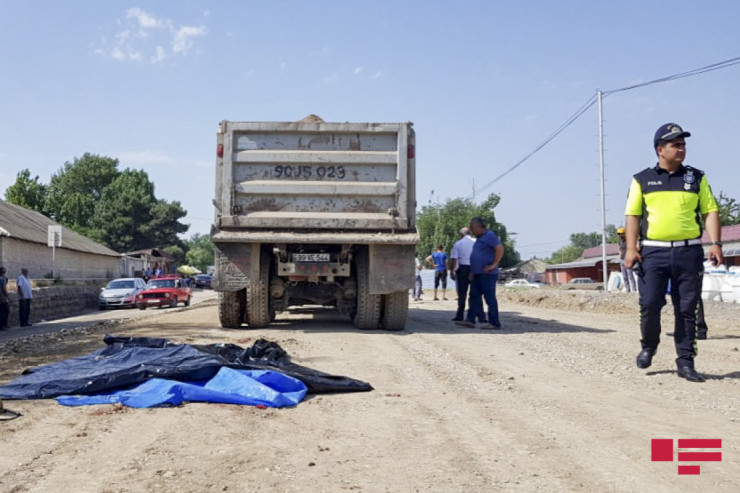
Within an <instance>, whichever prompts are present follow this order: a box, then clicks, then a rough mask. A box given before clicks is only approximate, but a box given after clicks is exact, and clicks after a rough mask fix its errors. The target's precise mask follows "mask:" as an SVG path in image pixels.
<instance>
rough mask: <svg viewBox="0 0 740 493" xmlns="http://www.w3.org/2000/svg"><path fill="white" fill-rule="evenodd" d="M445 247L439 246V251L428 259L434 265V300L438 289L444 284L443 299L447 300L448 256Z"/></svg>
mask: <svg viewBox="0 0 740 493" xmlns="http://www.w3.org/2000/svg"><path fill="white" fill-rule="evenodd" d="M444 249H445V247H444V246H443V245H439V246H437V251H436V252H434V253H433V254H431V255H430V256H428V257H427V262H429V263H430V264H434V300H435V301H436V300H439V298H437V288H438V287H439V285H440V283H441V284H442V299H443V300H446V299H447V254H446V253H445V252H444Z"/></svg>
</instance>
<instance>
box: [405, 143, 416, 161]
mask: <svg viewBox="0 0 740 493" xmlns="http://www.w3.org/2000/svg"><path fill="white" fill-rule="evenodd" d="M406 155H407V157H408V158H409V159H414V158H415V157H416V147H415V146H414V145H409V147H408V150H407V154H406Z"/></svg>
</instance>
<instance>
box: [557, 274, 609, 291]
mask: <svg viewBox="0 0 740 493" xmlns="http://www.w3.org/2000/svg"><path fill="white" fill-rule="evenodd" d="M563 287H564V288H565V289H591V290H596V291H601V290H603V289H604V286H603V285H602V284H601V283H597V282H594V280H593V279H591V278H589V277H574V278H573V279H571V280H570V282H568V283H566V284H563Z"/></svg>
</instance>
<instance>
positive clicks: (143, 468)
mask: <svg viewBox="0 0 740 493" xmlns="http://www.w3.org/2000/svg"><path fill="white" fill-rule="evenodd" d="M538 291H541V292H536V293H531V292H506V291H504V292H502V293H501V296H500V299H501V310H502V323H503V324H504V327H505V329H504V330H502V331H481V330H475V329H462V328H460V327H457V326H455V325H453V323H452V322H451V321H450V319H451V318H452V316H453V314H454V306H455V303H456V302H455V301H452V300H450V301H446V302H442V301H440V302H432V301H424V302H420V303H413V302H412V304H411V311H410V317H409V323H408V324H407V330H405V331H402V332H394V333H389V332H382V331H359V330H356V329H355V328H353V327H352V326H351V325H350V324H349V323H347V322H346V321H344V320H343V319H342V318H341V317H339V316H338V315H336V314H334V313H333V312H325V311H319V312H313V313H312V312H307V311H305V310H297V311H295V312H292V313H290V314H287V315H286V314H283V315H279V316H278V319H277V321H276V323H275V324H273V325H271V326H270V327H268V328H266V329H259V330H248V329H246V328H245V329H243V330H224V329H221V328H220V326H219V324H218V316H217V309H216V306H215V304H213V303H206V304H203V305H201V306H200V307H191V308H190V309H187V310H183V311H179V312H173V313H166V312H165V313H163V314H162V316H160V317H157V318H156V319H146V320H142V321H133V322H132V323H131V325H121V326H117V327H116V330H117V331H116V334H119V335H132V336H156V337H166V338H170V339H172V340H173V341H175V342H183V343H196V344H210V343H214V342H231V343H236V344H240V345H243V346H245V345H249V344H251V343H252V342H253V341H254V340H255V339H257V338H265V339H268V340H273V341H276V342H278V343H279V344H280V345H281V346H283V348H285V349H286V350H287V351H288V353H289V354H290V355H291V356H292V357H293V359H294V361H295V362H297V363H299V364H302V365H305V366H308V367H312V368H316V369H318V370H322V371H326V372H329V373H333V374H340V375H346V376H350V377H353V378H357V379H360V380H364V381H367V382H369V383H371V384H372V385H373V387H374V388H375V390H374V391H373V392H368V393H357V394H334V395H321V396H312V397H309V398H308V399H307V400H305V401H304V402H303V403H301V404H300V405H298V406H297V407H295V408H292V409H280V410H278V409H257V408H254V407H243V406H230V405H216V404H196V403H189V404H186V405H184V406H181V407H177V408H159V409H128V408H123V407H120V406H93V407H82V408H68V407H63V406H59V405H57V404H56V402H55V401H7V402H6V406H7V407H11V408H13V409H14V410H17V411H20V412H22V413H23V417H22V418H20V419H17V420H14V421H11V422H6V423H3V424H0V438H1V439H2V443H3V448H4V453H3V454H1V455H0V490H2V491H14V492H26V491H28V492H46V491H55V492H61V491H75V492H88V491H89V492H149V491H157V492H161V491H177V492H204V491H206V492H207V491H238V492H241V491H269V492H273V491H275V492H299V491H300V492H305V491H327V492H335V491H336V492H344V491H366V492H385V491H389V492H409V491H420V492H429V491H430V492H455V491H459V492H471V491H481V492H489V491H527V492H530V491H553V492H554V491H584V492H586V491H588V492H592V491H630V492H632V491H637V490H639V491H652V492H661V491H676V489H677V488H681V489H687V490H691V489H696V490H699V489H703V490H704V491H728V492H729V491H733V492H734V491H740V479H738V478H739V477H740V474H738V471H740V467H738V465H739V464H740V453H739V451H740V431H739V430H740V416H739V415H738V400H740V392H739V390H740V389H739V388H738V387H739V384H738V379H739V378H740V352H738V346H740V334H738V332H737V329H736V321H737V320H738V319H739V318H740V317H738V315H740V313H739V309H740V305H739V306H737V307H736V306H734V305H733V306H727V305H721V304H708V305H707V319H708V322H709V324H710V331H711V332H710V337H709V339H708V340H706V341H700V344H701V345H700V357H699V359H698V360H697V369H699V371H700V372H702V373H703V374H705V375H706V376H707V377H708V381H707V382H706V383H704V384H694V383H689V382H686V381H685V380H682V379H680V378H677V376H676V374H675V365H674V361H673V360H674V358H675V356H674V354H673V353H674V351H673V344H672V341H671V340H670V338H669V337H666V335H665V334H664V336H663V344H662V345H661V347H660V349H659V352H658V354H657V356H656V358H655V359H654V363H653V366H652V367H651V368H650V369H649V370H647V371H645V370H638V369H637V368H636V367H635V365H634V358H635V356H636V354H637V352H638V351H639V342H638V329H637V309H636V298H634V297H633V296H628V295H618V294H616V295H615V294H610V293H592V292H560V291H556V290H547V289H542V290H538ZM668 309H670V306H669V307H668ZM668 309H666V311H665V312H664V313H665V316H666V318H667V319H670V317H669V314H668ZM104 331H105V328H101V329H95V328H86V329H85V330H84V331H80V332H79V333H77V332H75V331H70V332H68V333H65V334H56V335H55V334H48V335H44V336H38V337H36V339H35V340H34V341H33V342H32V343H31V342H29V341H25V342H16V343H14V344H6V345H4V346H0V364H1V365H2V366H1V368H2V370H1V371H0V382H1V383H5V382H7V381H9V380H10V379H12V378H13V377H14V376H16V375H18V373H19V372H20V371H22V370H23V369H24V368H27V367H30V366H35V365H39V364H44V363H47V362H51V361H57V360H60V359H63V358H67V357H71V356H75V355H79V354H84V353H87V352H90V351H93V350H95V349H98V348H99V347H100V346H101V345H102V335H103V332H104ZM668 332H670V330H668ZM652 438H674V439H677V438H721V439H723V449H722V454H723V460H722V462H705V463H701V475H700V476H678V474H677V463H676V462H651V460H650V440H651V439H652Z"/></svg>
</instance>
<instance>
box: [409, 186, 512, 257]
mask: <svg viewBox="0 0 740 493" xmlns="http://www.w3.org/2000/svg"><path fill="white" fill-rule="evenodd" d="M500 201H501V198H500V197H499V196H498V195H495V194H491V195H489V196H488V198H487V199H486V200H485V201H484V202H483V203H481V204H480V205H476V204H474V203H473V201H472V200H470V199H460V198H457V199H452V200H448V201H447V202H446V203H444V204H434V205H428V206H424V207H422V210H421V211H420V212H419V214H418V215H417V220H416V226H417V228H418V230H419V236H420V241H419V245H418V246H417V249H416V252H417V255H418V256H419V258H420V259H425V258H426V257H427V256H429V255H430V254H431V253H432V252H434V251H436V248H437V245H442V246H443V247H444V250H445V251H446V252H448V253H449V252H450V251H451V250H452V246H453V245H454V244H455V242H456V241H457V240H459V239H460V228H462V227H464V226H468V225H469V224H470V219H471V218H473V217H475V216H479V217H481V218H483V220H484V221H485V222H486V224H487V225H488V227H489V228H490V229H491V230H492V231H493V232H494V233H496V234H497V235H498V237H499V238H500V239H501V243H502V244H503V245H504V257H503V258H502V259H501V267H511V266H513V265H515V264H516V263H518V262H519V260H520V257H519V253H518V252H517V251H516V250H515V248H514V242H513V240H512V239H511V238H510V236H509V234H508V232H507V230H506V226H504V225H503V224H500V223H498V222H496V214H495V213H494V209H495V208H496V206H497V205H498V204H499V202H500Z"/></svg>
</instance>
